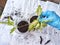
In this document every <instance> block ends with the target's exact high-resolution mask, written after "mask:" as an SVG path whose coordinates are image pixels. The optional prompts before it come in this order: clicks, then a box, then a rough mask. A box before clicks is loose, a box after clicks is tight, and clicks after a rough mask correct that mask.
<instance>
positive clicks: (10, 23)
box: [0, 17, 14, 26]
mask: <svg viewBox="0 0 60 45" xmlns="http://www.w3.org/2000/svg"><path fill="white" fill-rule="evenodd" d="M0 24H7V25H12V26H13V25H14V22H13V21H11V19H10V17H9V18H8V21H7V22H0Z"/></svg>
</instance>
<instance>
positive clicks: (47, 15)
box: [38, 11, 60, 30]
mask: <svg viewBox="0 0 60 45" xmlns="http://www.w3.org/2000/svg"><path fill="white" fill-rule="evenodd" d="M38 20H39V22H43V23H46V24H48V25H50V26H52V27H55V28H57V29H59V30H60V17H59V16H58V15H57V14H56V13H55V12H54V11H45V12H42V14H41V15H40V16H39V17H38Z"/></svg>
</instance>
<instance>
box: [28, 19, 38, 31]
mask: <svg viewBox="0 0 60 45" xmlns="http://www.w3.org/2000/svg"><path fill="white" fill-rule="evenodd" d="M37 23H38V21H37V20H34V21H33V22H32V23H31V24H30V25H29V31H31V30H33V29H34V28H35V26H36V25H37Z"/></svg>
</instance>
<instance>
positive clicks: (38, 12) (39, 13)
mask: <svg viewBox="0 0 60 45" xmlns="http://www.w3.org/2000/svg"><path fill="white" fill-rule="evenodd" d="M36 13H37V15H38V16H39V15H41V13H42V8H41V6H40V5H39V6H38V8H37V9H36Z"/></svg>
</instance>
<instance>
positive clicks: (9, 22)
mask: <svg viewBox="0 0 60 45" xmlns="http://www.w3.org/2000/svg"><path fill="white" fill-rule="evenodd" d="M8 25H14V22H13V21H10V17H8Z"/></svg>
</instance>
